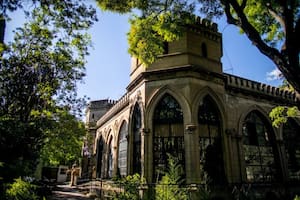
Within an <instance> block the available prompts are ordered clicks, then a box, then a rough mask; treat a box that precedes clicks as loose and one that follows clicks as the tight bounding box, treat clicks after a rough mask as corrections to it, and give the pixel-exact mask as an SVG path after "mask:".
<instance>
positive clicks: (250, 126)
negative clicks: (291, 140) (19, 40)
mask: <svg viewBox="0 0 300 200" xmlns="http://www.w3.org/2000/svg"><path fill="white" fill-rule="evenodd" d="M242 130H243V149H244V156H245V164H246V176H247V180H248V181H251V182H271V181H274V180H275V178H276V171H277V169H276V165H275V159H274V150H273V146H272V143H273V144H274V141H273V140H272V141H271V140H270V139H273V138H274V133H272V132H271V128H270V125H269V124H268V123H267V122H266V120H264V118H263V117H262V115H261V114H260V113H258V112H256V111H253V112H251V113H249V114H248V115H247V117H246V118H245V121H244V124H243V129H242Z"/></svg>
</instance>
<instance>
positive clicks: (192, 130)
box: [184, 124, 201, 184]
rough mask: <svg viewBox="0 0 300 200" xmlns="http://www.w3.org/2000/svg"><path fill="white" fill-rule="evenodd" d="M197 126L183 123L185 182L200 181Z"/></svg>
mask: <svg viewBox="0 0 300 200" xmlns="http://www.w3.org/2000/svg"><path fill="white" fill-rule="evenodd" d="M196 129H197V126H196V125H194V124H187V125H185V134H184V148H185V172H186V183H187V184H190V183H201V180H200V171H199V170H200V164H199V160H200V159H199V147H198V145H199V144H198V142H199V136H198V134H197V131H196Z"/></svg>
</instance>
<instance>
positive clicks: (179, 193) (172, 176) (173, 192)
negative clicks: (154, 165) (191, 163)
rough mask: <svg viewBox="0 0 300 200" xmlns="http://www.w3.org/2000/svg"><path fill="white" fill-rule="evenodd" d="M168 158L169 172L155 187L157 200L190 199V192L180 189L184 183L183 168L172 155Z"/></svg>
mask: <svg viewBox="0 0 300 200" xmlns="http://www.w3.org/2000/svg"><path fill="white" fill-rule="evenodd" d="M168 157H169V158H168V168H167V171H166V172H165V175H164V176H163V177H162V179H161V181H159V183H158V184H157V186H156V187H155V193H156V194H155V199H157V200H161V199H165V200H186V199H188V192H187V190H186V189H185V188H181V187H180V185H181V184H182V183H183V182H184V179H182V175H183V169H182V166H181V165H180V164H179V163H178V162H176V161H175V158H174V157H173V156H171V155H170V154H168Z"/></svg>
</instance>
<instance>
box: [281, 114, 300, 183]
mask: <svg viewBox="0 0 300 200" xmlns="http://www.w3.org/2000/svg"><path fill="white" fill-rule="evenodd" d="M299 130H300V126H299V125H298V124H297V123H296V122H295V121H294V120H292V119H289V120H288V121H287V122H286V123H285V124H284V125H283V143H284V147H285V154H286V157H287V161H288V173H289V178H290V180H291V181H299V180H300V133H299Z"/></svg>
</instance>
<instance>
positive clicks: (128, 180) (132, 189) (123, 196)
mask: <svg viewBox="0 0 300 200" xmlns="http://www.w3.org/2000/svg"><path fill="white" fill-rule="evenodd" d="M144 182H145V181H144V179H142V178H141V177H140V175H139V174H134V175H132V176H130V175H129V176H126V177H125V178H123V179H121V180H120V181H119V184H120V185H121V186H123V187H124V191H123V192H121V193H119V194H116V196H115V198H114V199H118V200H138V199H140V196H139V189H138V188H139V187H140V185H141V184H143V183H144Z"/></svg>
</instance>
